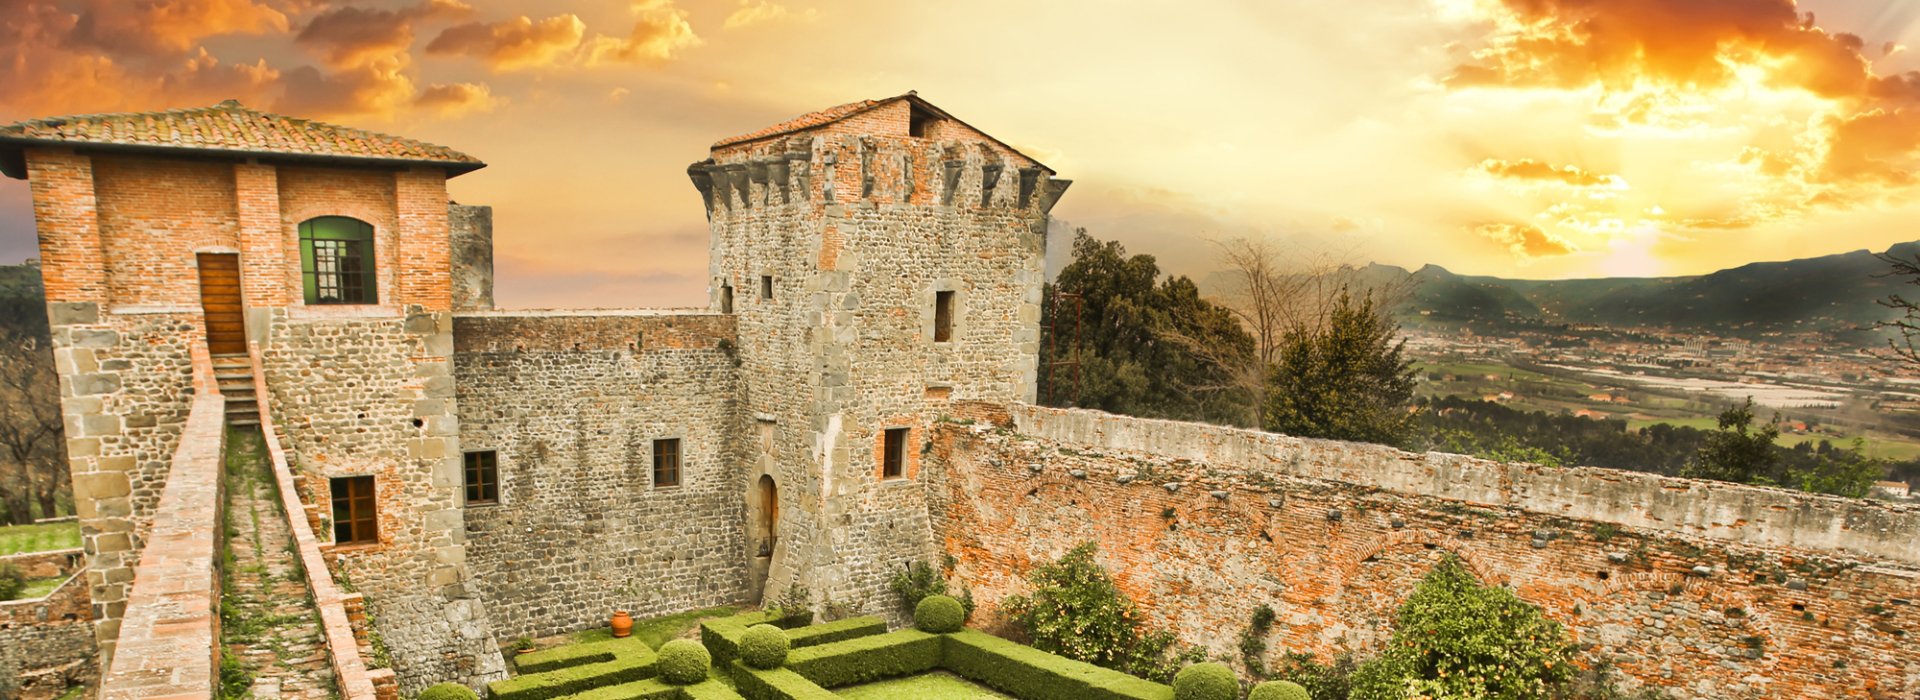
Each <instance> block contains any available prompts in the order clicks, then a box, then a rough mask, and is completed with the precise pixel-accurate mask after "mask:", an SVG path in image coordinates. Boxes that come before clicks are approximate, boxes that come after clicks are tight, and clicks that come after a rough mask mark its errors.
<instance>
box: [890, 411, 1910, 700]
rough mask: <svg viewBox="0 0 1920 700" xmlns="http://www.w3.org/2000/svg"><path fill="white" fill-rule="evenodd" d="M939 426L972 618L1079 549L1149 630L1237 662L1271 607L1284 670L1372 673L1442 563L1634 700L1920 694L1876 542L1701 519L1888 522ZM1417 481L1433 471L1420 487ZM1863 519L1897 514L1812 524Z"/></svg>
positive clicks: (1274, 446) (969, 420)
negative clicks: (1745, 528) (1376, 657)
mask: <svg viewBox="0 0 1920 700" xmlns="http://www.w3.org/2000/svg"><path fill="white" fill-rule="evenodd" d="M953 416H954V417H952V418H949V419H947V420H946V421H943V422H941V423H940V424H939V425H938V427H937V429H936V430H935V434H934V440H933V446H932V449H931V451H930V453H929V457H928V459H927V460H926V464H925V467H924V468H925V473H926V474H927V477H926V478H927V479H929V482H930V483H936V484H943V486H942V487H941V488H938V489H936V490H935V492H933V493H930V494H929V500H930V506H929V507H930V509H931V510H932V513H933V516H932V519H933V527H934V533H935V537H936V538H937V541H938V542H939V544H940V546H941V548H942V549H944V550H945V551H946V552H947V553H948V554H951V555H953V556H954V557H955V558H956V560H957V566H956V569H955V575H956V576H957V577H958V578H960V579H961V580H962V581H964V582H965V583H967V584H968V585H969V586H971V587H972V590H973V593H974V595H975V596H976V598H978V599H979V600H981V601H982V603H983V610H984V612H985V615H984V616H983V617H982V618H980V620H981V621H982V622H983V623H984V624H989V625H991V624H995V623H994V620H995V619H997V617H998V613H997V610H996V609H995V604H996V603H997V602H998V601H999V600H1000V599H1001V598H1003V597H1004V596H1005V595H1007V594H1010V593H1016V592H1023V591H1025V590H1027V586H1028V584H1027V583H1026V582H1025V580H1024V577H1025V575H1026V574H1027V572H1029V571H1031V570H1032V568H1033V567H1034V566H1036V565H1038V564H1040V563H1043V562H1046V561H1049V560H1051V559H1054V558H1057V557H1058V556H1059V555H1061V554H1062V553H1064V552H1065V551H1066V550H1067V549H1069V548H1071V547H1073V546H1075V545H1077V544H1079V543H1081V542H1086V541H1093V542H1096V543H1098V546H1099V547H1100V554H1099V559H1100V561H1101V562H1102V563H1103V564H1105V565H1106V566H1107V567H1108V568H1109V569H1110V570H1111V571H1112V572H1113V573H1114V575H1115V577H1116V579H1117V582H1118V583H1119V585H1120V587H1121V588H1122V590H1124V591H1126V592H1127V594H1128V595H1129V596H1130V597H1132V598H1134V599H1135V600H1136V601H1138V602H1139V603H1141V605H1142V606H1143V609H1144V611H1145V612H1146V613H1147V622H1148V624H1149V625H1151V626H1154V627H1159V628H1165V629H1169V630H1172V631H1174V632H1175V633H1176V634H1178V635H1179V637H1180V638H1181V640H1182V641H1183V643H1188V644H1196V645H1200V646H1203V647H1206V648H1207V649H1208V650H1209V652H1210V653H1211V654H1212V655H1216V656H1220V657H1225V658H1238V653H1239V652H1238V649H1237V647H1236V645H1235V640H1236V639H1237V637H1238V634H1239V633H1240V631H1242V630H1244V629H1246V628H1247V626H1248V621H1249V619H1250V618H1251V616H1252V613H1253V610H1254V608H1255V607H1256V606H1259V605H1262V604H1265V605H1270V606H1271V607H1273V609H1274V610H1275V611H1276V612H1277V613H1278V619H1277V622H1276V624H1275V627H1274V631H1273V633H1272V635H1271V636H1270V637H1269V638H1268V640H1267V641H1268V642H1269V644H1270V645H1271V646H1272V648H1273V650H1274V651H1273V654H1275V655H1276V657H1277V654H1279V653H1281V652H1292V651H1302V652H1309V653H1313V654H1316V655H1319V656H1320V657H1321V659H1322V660H1323V661H1324V660H1328V659H1330V658H1331V657H1332V656H1333V655H1335V654H1339V653H1343V652H1354V653H1358V654H1361V655H1363V656H1364V655H1367V654H1370V653H1375V652H1377V651H1378V649H1379V648H1380V646H1381V645H1382V644H1384V643H1385V641H1386V640H1387V638H1388V637H1389V635H1390V634H1391V632H1392V629H1393V617H1394V613H1395V611H1396V610H1397V608H1398V606H1399V605H1400V603H1401V602H1403V601H1404V599H1405V596H1406V595H1407V593H1408V592H1410V591H1411V590H1412V588H1413V586H1414V585H1415V583H1417V582H1418V580H1419V579H1420V578H1421V576H1423V575H1424V574H1425V573H1426V571H1427V570H1428V569H1430V568H1431V566H1432V565H1433V564H1434V563H1436V562H1437V561H1438V560H1439V558H1440V557H1442V556H1446V555H1449V554H1451V555H1454V556H1458V557H1460V558H1461V559H1462V560H1463V561H1464V562H1465V563H1466V565H1467V566H1468V567H1469V569H1471V570H1473V571H1474V572H1476V574H1477V575H1478V576H1480V578H1481V579H1482V580H1483V581H1486V582H1489V583H1496V584H1501V585H1505V586H1508V587H1510V588H1511V589H1513V590H1514V591H1515V592H1516V593H1517V594H1518V595H1519V596H1520V597H1521V598H1522V599H1524V600H1527V601H1529V602H1532V603H1535V604H1537V605H1540V606H1541V607H1542V608H1543V609H1545V610H1546V612H1547V614H1548V615H1549V616H1550V617H1552V618H1554V619H1555V620H1558V621H1560V622H1561V623H1563V624H1565V625H1566V626H1567V627H1568V628H1569V629H1570V630H1571V632H1572V634H1573V635H1574V636H1575V638H1576V640H1577V641H1578V642H1579V643H1580V644H1582V645H1583V649H1584V651H1583V652H1582V655H1581V657H1580V660H1581V663H1583V664H1595V663H1599V662H1602V661H1606V662H1610V663H1612V664H1613V665H1614V666H1615V667H1616V668H1617V669H1618V670H1619V673H1620V674H1621V675H1620V679H1621V683H1622V684H1623V686H1625V687H1627V688H1637V687H1658V688H1661V689H1664V690H1666V691H1668V692H1670V693H1672V694H1673V695H1674V696H1675V697H1678V698H1715V699H1721V698H1742V699H1745V698H1754V699H1758V698H1775V697H1834V698H1874V697H1908V696H1910V695H1912V694H1913V693H1914V692H1916V691H1920V652H1917V651H1916V648H1915V647H1914V646H1913V645H1912V644H1911V642H1910V638H1909V637H1908V635H1909V634H1911V631H1912V630H1913V629H1916V626H1920V611H1916V610H1915V607H1914V606H1913V601H1915V600H1916V599H1917V598H1920V574H1916V571H1915V569H1914V568H1913V567H1911V566H1909V565H1907V564H1905V563H1904V562H1902V561H1899V560H1896V559H1893V558H1889V557H1870V556H1860V555H1858V554H1856V553H1855V552H1857V551H1861V550H1863V549H1865V548H1866V547H1867V546H1868V545H1860V544H1854V543H1852V542H1850V541H1848V540H1846V539H1845V538H1841V539H1839V540H1837V541H1834V540H1812V541H1817V542H1825V541H1833V542H1834V543H1835V544H1836V546H1835V547H1832V548H1828V547H1822V546H1807V545H1803V544H1802V545H1793V544H1779V542H1796V541H1806V540H1796V539H1795V538H1796V537H1797V535H1793V534H1791V533H1793V532H1795V530H1794V529H1793V528H1790V527H1786V526H1785V525H1784V524H1774V525H1770V526H1769V527H1770V528H1771V529H1768V530H1764V531H1763V532H1765V533H1766V534H1765V536H1763V537H1742V536H1741V531H1740V530H1739V529H1737V528H1727V529H1722V528H1715V527H1712V526H1709V525H1705V524H1704V523H1710V522H1712V520H1713V519H1714V518H1715V517H1726V516H1716V515H1714V514H1715V513H1717V512H1720V510H1721V509H1724V508H1726V507H1727V506H1726V505H1725V503H1728V502H1731V503H1741V502H1751V503H1756V504H1761V506H1760V507H1761V509H1762V510H1763V511H1765V512H1771V513H1779V512H1781V511H1778V510H1772V509H1773V508H1775V507H1776V506H1777V505H1778V504H1780V503H1793V504H1798V506H1797V507H1798V508H1799V509H1800V510H1801V511H1803V512H1802V514H1801V515H1799V516H1798V517H1800V518H1802V520H1801V521H1800V522H1823V521H1825V520H1827V519H1829V518H1842V519H1845V518H1847V517H1853V518H1854V520H1853V522H1856V523H1859V522H1888V521H1887V520H1885V519H1884V518H1886V517H1895V518H1897V516H1898V514H1900V513H1903V512H1904V509H1901V508H1887V507H1884V506H1880V505H1874V504H1865V503H1855V502H1851V501H1846V500H1844V499H1826V498H1821V497H1804V496H1801V495H1799V494H1794V493H1791V492H1777V493H1775V492H1771V491H1770V490H1767V489H1755V488H1752V487H1746V486H1739V485H1733V484H1719V483H1707V482H1691V481H1684V480H1674V479H1664V478H1661V477H1654V476H1648V475H1641V474H1632V473H1622V472H1612V471H1609V470H1600V469H1567V470H1554V469H1545V468H1537V467H1532V466H1527V465H1499V464H1494V463H1491V462H1485V461H1482V460H1471V459H1468V458H1464V457H1454V456H1446V455H1414V454H1410V453H1405V452H1400V451H1396V450H1391V449H1388V448H1382V447H1377V446H1370V445H1358V444H1351V443H1338V442H1328V441H1317V440H1301V439H1297V438H1289V437H1285V436H1278V435H1268V434H1262V433H1257V432H1252V431H1244V430H1236V429H1231V428H1221V427H1215V426H1207V425H1200V424H1185V423H1174V422H1169V421H1155V420H1144V419H1133V418H1125V417H1121V416H1112V415H1108V414H1102V413H1098V412H1092V411H1066V410H1058V409H1045V408H1037V407H1031V406H1012V407H1008V408H1004V409H995V408H994V407H988V406H982V405H965V406H956V410H955V411H954V412H953ZM1423 470H1435V471H1437V472H1438V473H1439V475H1429V476H1425V477H1424V478H1415V477H1414V476H1412V474H1425V473H1426V472H1425V471H1423ZM1449 480H1450V481H1449ZM1582 480H1585V485H1584V486H1580V485H1579V484H1581V483H1582ZM1449 483H1452V484H1457V489H1458V490H1457V491H1456V490H1453V489H1450V488H1449V487H1448V486H1447V484H1449ZM1722 490H1725V491H1727V492H1731V494H1722V493H1720V491H1722ZM1753 492H1758V493H1753ZM1570 493H1594V494H1595V495H1593V496H1590V497H1587V498H1586V499H1568V497H1567V496H1565V495H1564V494H1570ZM1673 493H1679V494H1691V497H1690V498H1677V497H1675V496H1674V495H1672V494H1673ZM1552 494H1562V495H1561V496H1560V497H1559V498H1561V499H1567V500H1572V501H1573V502H1566V500H1553V499H1549V498H1546V497H1545V496H1546V495H1552ZM1770 499H1779V500H1777V501H1775V500H1770ZM1588 502H1592V503H1597V504H1599V505H1589V506H1586V507H1585V508H1582V507H1581V506H1580V504H1582V503H1588ZM1875 509H1880V510H1884V511H1885V513H1887V514H1890V515H1884V516H1874V517H1872V518H1862V517H1861V516H1845V515H1834V514H1829V513H1824V512H1822V511H1823V510H1835V511H1839V512H1840V513H1842V514H1845V513H1854V512H1858V511H1860V510H1865V511H1870V512H1878V511H1876V510H1875ZM1765 512H1763V513H1755V514H1754V515H1753V516H1752V517H1748V518H1747V522H1748V523H1754V522H1765ZM1623 513H1626V514H1630V513H1643V515H1642V516H1640V518H1641V519H1639V520H1635V519H1634V518H1618V519H1616V517H1615V515H1616V514H1623ZM1653 516H1660V517H1662V518H1665V520H1663V521H1655V520H1652V519H1651V518H1652V517H1653ZM1619 520H1626V521H1627V522H1625V523H1621V522H1619ZM1731 522H1732V521H1731V520H1730V521H1729V524H1731ZM1696 528H1697V529H1696ZM1720 532H1731V533H1733V534H1731V536H1727V537H1722V536H1719V534H1718V533H1720ZM1862 536H1863V537H1864V538H1865V539H1866V541H1868V542H1873V541H1877V539H1878V538H1879V537H1880V535H1878V534H1874V533H1863V535H1862ZM1840 547H1845V548H1846V550H1844V551H1843V550H1842V549H1840Z"/></svg>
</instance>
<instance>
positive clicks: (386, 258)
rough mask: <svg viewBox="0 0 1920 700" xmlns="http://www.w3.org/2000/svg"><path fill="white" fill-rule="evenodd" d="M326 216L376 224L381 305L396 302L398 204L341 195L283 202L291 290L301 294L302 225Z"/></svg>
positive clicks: (285, 272) (375, 253)
mask: <svg viewBox="0 0 1920 700" xmlns="http://www.w3.org/2000/svg"><path fill="white" fill-rule="evenodd" d="M323 216H343V217H346V218H349V219H354V220H357V221H362V222H365V223H366V224H367V225H368V226H372V227H373V259H374V265H375V266H376V267H375V273H374V274H375V277H374V282H375V284H377V285H379V287H378V289H379V290H380V291H379V299H380V304H381V305H391V304H395V303H397V301H395V300H394V297H392V296H391V295H392V294H393V293H395V292H398V291H399V288H398V285H399V283H400V230H399V220H398V217H399V214H398V208H397V204H395V203H393V202H392V200H389V201H388V202H387V203H382V204H376V203H373V202H362V201H353V200H349V199H340V198H322V199H296V200H292V201H283V202H282V206H281V210H280V220H281V227H282V230H281V231H280V245H281V246H284V250H285V251H286V262H285V270H283V271H282V276H283V277H284V278H285V282H284V283H285V284H287V285H289V286H288V287H287V290H288V293H290V294H292V295H294V297H296V298H297V297H298V296H299V295H300V289H301V286H300V285H301V279H300V224H302V223H305V222H307V221H310V220H313V219H317V218H320V217H323ZM242 264H243V265H244V264H245V261H244V260H243V261H242ZM296 305H297V302H296Z"/></svg>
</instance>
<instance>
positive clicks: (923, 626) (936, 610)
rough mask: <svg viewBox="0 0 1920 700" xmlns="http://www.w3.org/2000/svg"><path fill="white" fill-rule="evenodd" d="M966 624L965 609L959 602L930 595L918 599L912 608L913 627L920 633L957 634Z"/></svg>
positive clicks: (945, 597)
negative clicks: (918, 602)
mask: <svg viewBox="0 0 1920 700" xmlns="http://www.w3.org/2000/svg"><path fill="white" fill-rule="evenodd" d="M966 623H967V609H966V608H963V607H961V606H960V601H957V600H954V599H953V598H951V597H948V596H943V595H930V596H927V597H925V598H921V599H920V604H919V605H916V606H914V608H913V626H914V627H917V628H919V629H920V631H922V632H932V633H934V634H946V633H948V632H958V631H960V628H961V626H963V625H965V624H966Z"/></svg>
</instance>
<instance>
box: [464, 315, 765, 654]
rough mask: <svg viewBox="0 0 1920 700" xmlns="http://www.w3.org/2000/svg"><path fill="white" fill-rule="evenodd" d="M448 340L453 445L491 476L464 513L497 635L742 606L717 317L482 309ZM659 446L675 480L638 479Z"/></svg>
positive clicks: (728, 339)
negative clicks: (485, 455)
mask: <svg viewBox="0 0 1920 700" xmlns="http://www.w3.org/2000/svg"><path fill="white" fill-rule="evenodd" d="M454 331H455V333H454V337H455V339H456V343H457V351H456V353H455V355H454V376H455V378H456V379H457V380H458V381H457V386H458V388H459V406H460V445H461V449H462V450H466V451H480V450H491V451H494V452H495V453H496V454H497V464H498V467H499V501H498V503H496V504H490V505H477V504H469V505H468V506H467V508H466V524H467V534H468V545H467V547H468V555H467V556H468V561H469V563H470V565H471V566H472V568H473V573H474V584H475V587H476V588H477V590H478V591H479V593H480V595H481V597H482V598H484V599H485V600H486V601H487V606H488V611H489V613H490V615H491V616H492V619H493V624H494V627H495V630H496V631H497V633H498V634H499V635H500V636H501V637H503V638H508V637H516V636H520V635H529V636H545V635H550V634H558V633H563V632H570V631H575V630H580V629H585V628H591V627H604V626H605V625H606V624H607V620H608V617H609V616H610V615H611V614H612V612H613V611H614V610H616V609H626V610H631V611H632V612H633V614H634V616H635V617H643V616H651V615H659V614H666V613H672V612H678V611H682V610H687V609H690V608H697V607H706V606H713V605H722V604H728V603H738V602H741V601H742V600H744V599H745V598H746V597H747V592H746V583H745V575H746V569H745V567H746V564H747V560H748V552H747V551H746V548H747V546H746V543H745V541H744V537H745V532H746V525H745V522H746V521H745V514H744V510H745V505H746V498H745V495H744V494H745V488H746V481H745V477H744V476H743V474H742V470H741V468H740V465H739V459H738V454H739V452H740V451H739V450H738V449H737V447H738V446H740V445H742V444H745V443H748V442H750V435H751V432H750V430H751V429H750V428H749V427H748V426H747V425H746V421H744V420H743V416H742V414H741V412H740V402H739V399H738V397H739V375H738V370H737V368H736V363H735V356H736V353H735V350H734V347H733V344H734V342H735V338H734V319H733V318H732V317H729V316H724V315H719V314H711V313H701V312H664V313H661V312H629V313H621V312H585V311H583V312H577V314H557V313H543V312H494V313H488V314H475V315H461V316H458V317H456V318H455V320H454ZM665 438H674V439H678V440H679V441H680V458H681V465H680V483H679V485H677V486H660V485H657V484H655V483H654V482H653V473H652V470H653V463H652V456H653V454H652V453H653V441H654V440H658V439H665Z"/></svg>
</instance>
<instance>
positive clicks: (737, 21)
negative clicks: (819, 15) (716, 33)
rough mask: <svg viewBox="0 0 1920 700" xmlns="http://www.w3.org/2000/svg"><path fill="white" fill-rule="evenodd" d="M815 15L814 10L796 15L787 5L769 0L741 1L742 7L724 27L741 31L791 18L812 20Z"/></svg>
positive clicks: (728, 16)
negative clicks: (742, 28)
mask: <svg viewBox="0 0 1920 700" xmlns="http://www.w3.org/2000/svg"><path fill="white" fill-rule="evenodd" d="M813 15H814V11H813V10H807V11H806V12H802V13H798V14H795V13H794V12H793V11H791V10H788V9H787V6H786V5H782V4H780V3H777V2H769V1H768V0H757V1H753V0H741V2H740V7H739V8H738V9H736V10H734V11H733V12H732V13H731V14H728V15H727V20H726V22H725V23H723V25H722V26H724V27H725V28H727V29H739V28H741V27H750V26H753V25H756V24H767V23H772V22H779V21H783V20H786V19H788V18H790V17H801V18H812V17H813Z"/></svg>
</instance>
